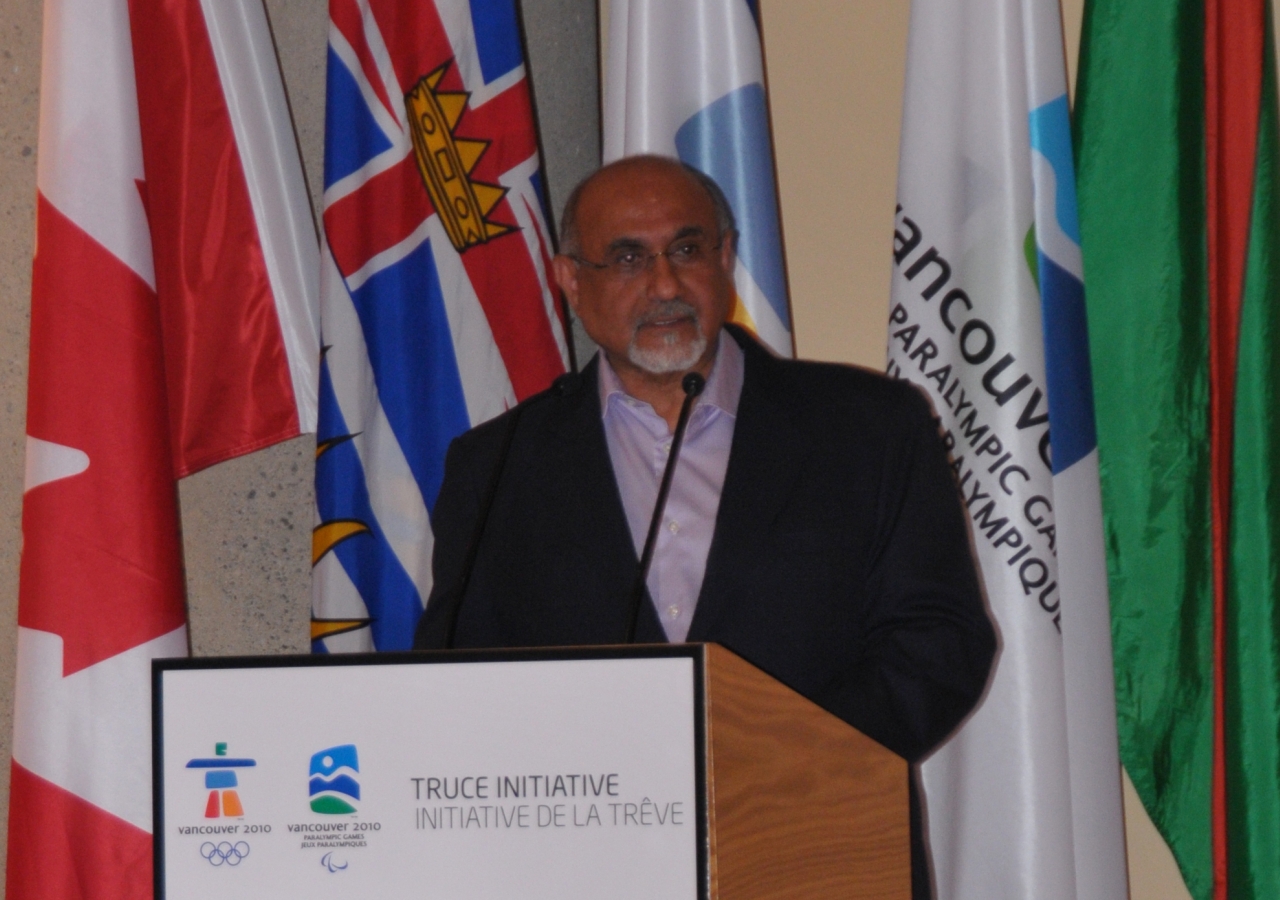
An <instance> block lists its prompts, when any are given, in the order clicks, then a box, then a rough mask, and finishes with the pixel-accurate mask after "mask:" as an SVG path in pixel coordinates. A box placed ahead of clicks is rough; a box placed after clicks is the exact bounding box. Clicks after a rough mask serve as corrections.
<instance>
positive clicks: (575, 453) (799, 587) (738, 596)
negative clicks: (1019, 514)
mask: <svg viewBox="0 0 1280 900" xmlns="http://www.w3.org/2000/svg"><path fill="white" fill-rule="evenodd" d="M561 228H562V237H561V254H560V255H559V256H557V257H556V259H555V261H554V266H555V275H556V280H557V282H558V283H559V285H560V287H561V289H562V290H564V292H565V294H566V296H567V297H568V300H569V302H570V304H571V305H572V307H573V309H574V311H575V313H576V314H577V315H578V317H579V318H580V319H581V321H582V324H583V326H584V327H585V328H586V330H587V333H588V334H589V335H590V336H591V337H592V338H593V339H594V340H595V341H596V343H597V344H598V345H599V346H600V348H601V352H600V353H599V354H597V355H596V357H595V358H594V359H593V360H592V361H591V362H590V363H589V364H588V365H587V366H586V368H585V369H584V370H583V371H582V373H581V375H578V376H572V375H570V376H564V377H563V378H561V379H560V380H558V381H557V383H556V384H555V385H554V386H553V387H552V388H551V389H550V390H548V391H546V392H544V393H542V394H539V395H538V396H536V397H533V398H531V399H529V400H527V401H525V402H524V403H522V404H520V406H518V407H517V408H516V409H515V410H512V411H510V412H508V413H506V414H505V415H503V416H500V417H499V418H497V419H495V420H493V421H491V422H488V423H486V424H484V425H481V426H480V427H478V428H475V429H473V430H471V431H469V432H467V433H466V434H464V435H462V436H461V437H459V438H458V439H457V440H456V441H455V442H454V443H453V445H452V447H451V448H450V450H449V454H448V458H447V461H446V466H445V478H444V484H443V486H442V488H441V490H440V496H439V499H438V501H437V503H436V507H435V514H434V516H433V526H434V530H435V535H436V545H435V556H434V563H433V569H434V575H435V584H434V588H433V590H432V593H431V597H430V600H429V602H428V604H427V608H426V612H425V613H424V615H423V618H422V622H421V624H420V626H419V629H418V633H417V640H416V646H417V647H419V648H439V647H445V646H450V645H452V646H458V647H527V646H563V645H576V644H611V643H615V644H616V643H622V642H624V641H625V640H626V639H627V636H628V634H629V633H633V634H634V638H635V639H636V640H638V641H640V642H661V641H672V642H680V641H686V640H687V641H714V642H717V643H720V644H723V645H724V646H726V647H728V648H729V649H730V650H732V651H734V652H735V653H737V654H738V655H739V656H741V657H743V658H744V659H746V660H748V661H749V662H751V663H753V664H754V665H756V666H758V667H759V668H760V669H762V670H764V671H765V672H767V673H769V674H770V675H772V676H773V677H775V678H777V679H778V680H779V681H781V682H783V683H784V684H786V685H788V686H790V687H791V688H793V689H794V690H796V691H797V692H799V693H800V694H802V695H804V696H805V697H808V698H809V699H811V700H812V701H814V702H815V703H817V704H818V705H820V706H822V707H824V708H825V709H827V710H829V711H830V712H832V713H834V714H835V715H837V716H839V717H840V718H841V719H843V720H845V721H846V722H848V723H849V724H851V725H853V726H854V727H855V728H857V729H859V730H860V731H862V732H863V733H865V734H866V735H868V736H870V737H872V738H874V739H875V740H877V741H879V742H880V743H881V744H883V745H885V746H886V747H888V748H889V749H891V750H893V751H894V752H896V753H898V754H899V755H901V756H903V757H904V758H906V759H907V760H909V761H912V762H914V761H916V760H918V759H920V758H921V757H922V756H923V755H925V754H926V753H927V752H928V751H929V750H931V749H932V748H933V747H935V746H936V745H937V744H938V743H939V742H940V741H941V740H942V739H943V738H944V737H946V736H947V734H948V733H950V732H951V731H952V730H953V729H954V728H955V726H956V725H957V724H959V722H960V721H961V719H963V718H964V716H965V715H967V714H968V712H969V711H970V710H971V709H972V707H973V706H974V704H975V703H976V702H977V699H978V697H979V696H980V694H981V692H982V690H983V687H984V685H985V683H986V680H987V675H988V672H989V669H990V666H991V660H992V657H993V653H994V648H995V637H994V632H993V629H992V626H991V623H990V621H989V620H988V617H987V615H986V612H985V608H984V605H983V601H982V596H981V592H980V589H979V586H978V579H977V575H976V572H975V569H974V564H973V560H972V557H971V553H970V546H969V539H968V532H967V529H966V526H965V521H964V515H963V512H962V510H961V503H960V498H959V494H958V489H957V486H956V484H955V481H954V478H953V476H952V473H951V470H950V468H949V466H948V463H947V458H946V452H945V450H944V448H943V445H942V441H941V439H940V437H939V435H938V430H937V426H936V424H935V422H934V420H933V418H932V414H931V411H930V409H929V407H928V404H927V402H926V400H925V399H924V397H923V396H922V395H921V394H920V393H919V392H917V391H916V390H915V389H914V388H912V387H910V386H909V385H907V384H906V383H904V382H897V381H893V380H891V379H888V378H886V377H884V376H882V375H879V374H876V373H872V372H869V371H866V370H862V369H858V368H854V367H850V366H840V365H833V364H821V363H813V362H798V361H790V360H782V359H778V358H776V357H774V356H773V355H771V354H770V353H769V352H768V351H767V350H765V349H764V348H763V347H762V346H761V345H760V344H759V343H757V341H756V340H755V339H754V338H753V337H752V336H751V335H750V334H748V333H747V332H746V331H744V330H743V329H741V328H738V327H736V326H734V325H727V324H726V322H727V320H728V319H729V317H730V314H731V311H732V308H733V303H734V287H733V271H734V266H735V255H734V242H735V238H736V230H735V227H734V220H733V214H732V211H731V210H730V208H729V205H728V203H727V202H726V200H725V198H724V195H723V194H722V193H721V191H720V189H719V188H718V187H717V186H716V185H715V183H714V182H712V181H711V180H710V179H709V178H707V177H706V176H704V175H701V174H700V173H697V172H696V171H694V170H692V169H690V168H688V167H686V166H684V165H682V164H681V163H679V162H677V161H674V160H669V159H664V158H660V157H652V156H644V157H630V158H627V159H624V160H621V161H619V162H616V163H613V164H611V165H609V166H606V167H604V168H602V169H601V170H599V171H598V172H596V173H595V174H594V175H592V176H591V177H589V178H588V179H586V180H585V181H584V182H583V183H582V184H581V185H579V186H578V188H576V189H575V191H574V192H573V194H572V195H571V197H570V199H569V202H568V204H567V206H566V209H565V213H564V216H563V218H562V222H561ZM689 373H697V375H700V376H701V378H702V380H703V382H704V384H705V386H703V384H702V383H697V380H696V379H694V380H692V381H693V383H692V384H690V382H691V380H690V379H688V378H687V377H686V376H688V374H689ZM695 395H696V396H695ZM687 400H688V403H687V404H686V401H687ZM686 405H688V406H689V411H686V418H687V422H685V423H684V426H683V431H678V429H677V426H678V425H679V424H680V416H681V410H682V407H684V406H686ZM680 435H682V436H683V441H682V442H681V441H679V440H676V438H677V437H679V436H680ZM673 443H676V444H677V448H676V449H677V457H676V459H675V465H674V470H673V475H672V476H671V481H670V489H669V494H668V496H667V497H666V502H665V504H664V505H663V509H662V510H661V511H660V513H659V517H658V518H657V519H656V523H651V517H652V516H653V514H654V510H655V504H656V501H657V499H658V495H659V488H660V484H661V481H662V479H663V475H664V473H665V472H666V469H667V467H668V463H669V462H670V461H671V460H670V459H669V456H670V453H671V447H672V444H673ZM651 524H652V525H653V527H652V529H651ZM646 543H650V544H652V561H651V564H650V566H649V568H648V570H647V573H646V575H645V578H644V581H643V584H642V585H638V584H636V582H637V581H638V573H639V570H640V564H639V560H640V559H641V557H642V555H643V551H644V548H645V545H646ZM633 588H636V589H637V590H633ZM633 596H635V597H637V598H642V602H640V603H639V604H638V605H633V603H632V602H631V601H632V597H633ZM912 800H913V802H912V823H911V824H912V849H913V852H912V857H913V882H914V887H915V895H916V896H918V897H919V896H928V875H927V870H926V869H925V868H924V857H923V854H922V853H921V852H920V849H921V847H922V844H921V843H920V834H921V829H920V822H919V810H918V803H916V802H915V794H914V787H913V793H912Z"/></svg>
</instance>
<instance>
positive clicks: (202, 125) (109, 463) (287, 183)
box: [5, 0, 319, 900]
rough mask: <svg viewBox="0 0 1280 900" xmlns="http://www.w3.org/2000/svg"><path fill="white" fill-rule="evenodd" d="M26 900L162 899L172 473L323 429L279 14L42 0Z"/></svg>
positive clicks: (23, 677) (177, 650)
mask: <svg viewBox="0 0 1280 900" xmlns="http://www.w3.org/2000/svg"><path fill="white" fill-rule="evenodd" d="M39 154H40V156H39V164H38V169H37V186H38V196H37V201H36V209H37V213H36V236H37V242H36V253H35V260H34V266H33V277H32V288H31V362H30V369H29V384H28V405H27V445H26V494H25V497H24V500H23V510H22V529H23V552H22V565H21V574H20V587H19V600H18V665H17V686H16V691H15V703H14V735H13V763H12V767H11V782H10V801H9V802H10V807H9V855H8V871H7V877H6V894H5V896H6V897H8V898H9V900H144V898H149V897H150V896H151V891H152V867H151V701H150V684H151V681H150V660H151V659H152V658H155V657H165V656H185V655H186V653H187V636H186V624H185V620H186V611H185V606H184V586H183V567H182V542H181V537H180V531H179V520H178V508H177V497H176V485H175V479H176V478H179V477H181V476H183V475H187V474H189V473H191V472H194V471H197V470H199V469H201V468H203V467H205V466H209V465H212V464H213V463H216V462H219V461H221V460H224V459H227V458H230V457H232V456H235V455H237V454H241V453H245V452H248V451H251V450H255V449H258V448H260V447H264V446H267V445H268V444H271V443H273V442H275V441H279V440H283V439H285V438H289V437H293V436H295V435H297V434H299V433H300V432H301V431H307V430H312V429H313V428H314V419H315V377H316V361H317V358H318V352H319V348H318V342H317V322H316V320H315V317H316V303H315V295H316V284H315V282H316V272H317V269H318V258H317V252H316V241H315V229H314V226H313V225H312V222H311V217H310V210H309V208H308V206H307V199H306V189H305V185H304V182H303V177H302V168H301V164H300V161H299V159H298V155H297V149H296V144H295V142H294V139H293V131H292V128H291V127H290V123H289V116H288V107H287V105H286V102H285V97H284V90H283V86H282V85H281V83H280V76H279V68H278V66H277V63H276V58H275V52H274V49H273V47H272V43H271V37H270V32H269V30H268V27H267V21H266V16H265V14H264V11H263V8H262V4H261V0H132V2H129V0H45V3H44V44H43V70H42V73H41V89H40V143H39Z"/></svg>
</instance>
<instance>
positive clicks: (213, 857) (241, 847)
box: [200, 841, 249, 866]
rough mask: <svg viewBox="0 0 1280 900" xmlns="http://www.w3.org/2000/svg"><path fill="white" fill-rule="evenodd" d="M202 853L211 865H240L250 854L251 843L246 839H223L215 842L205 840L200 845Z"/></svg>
mask: <svg viewBox="0 0 1280 900" xmlns="http://www.w3.org/2000/svg"><path fill="white" fill-rule="evenodd" d="M200 855H201V856H203V857H204V858H205V859H207V860H208V861H209V865H211V866H238V865H240V863H241V862H242V861H243V860H244V858H245V857H246V856H248V855H249V845H248V844H247V843H245V842H244V841H236V842H235V843H234V844H233V843H231V842H230V841H223V842H222V843H220V844H215V843H213V841H205V842H204V843H203V844H201V845H200Z"/></svg>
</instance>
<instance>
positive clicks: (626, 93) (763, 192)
mask: <svg viewBox="0 0 1280 900" xmlns="http://www.w3.org/2000/svg"><path fill="white" fill-rule="evenodd" d="M605 2H606V4H607V12H608V21H609V25H608V37H607V41H606V45H605V64H604V68H605V71H604V161H605V162H606V163H608V162H613V161H614V160H616V159H620V158H622V157H624V156H632V155H634V154H637V153H656V154H659V155H662V156H672V157H678V158H679V159H680V160H682V161H683V162H685V163H688V164H689V165H691V166H693V167H694V168H696V169H698V170H700V171H702V172H705V173H706V174H707V175H710V176H711V177H712V178H714V179H715V180H716V183H718V184H719V185H720V187H721V188H722V189H723V190H724V192H725V195H726V196H727V197H728V199H729V204H730V205H731V206H732V207H733V213H734V217H735V218H736V219H737V221H738V231H739V237H738V266H737V271H736V272H735V273H734V285H735V287H736V289H737V295H738V297H737V299H738V302H737V303H736V304H735V308H734V312H733V315H732V319H733V321H736V322H738V323H740V324H742V325H745V326H746V327H747V328H750V329H751V330H752V331H754V332H755V333H756V334H757V335H758V336H759V337H760V339H761V340H763V341H764V342H765V343H766V344H768V345H769V347H770V348H772V349H773V351H774V352H775V353H778V354H781V355H783V356H791V355H792V352H793V341H792V336H791V313H790V307H789V304H788V300H787V278H786V268H785V265H784V262H783V256H782V236H781V235H782V232H781V226H780V222H779V217H778V198H777V189H776V185H775V181H774V169H773V141H772V138H771V136H770V131H769V104H768V98H767V96H766V93H765V84H764V62H763V57H762V53H761V45H760V26H759V16H758V9H757V5H756V0H605Z"/></svg>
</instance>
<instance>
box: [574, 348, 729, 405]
mask: <svg viewBox="0 0 1280 900" xmlns="http://www.w3.org/2000/svg"><path fill="white" fill-rule="evenodd" d="M743 371H744V362H743V356H742V348H741V347H739V346H738V342H737V341H735V340H734V339H733V335H731V334H729V332H727V331H725V330H724V329H721V330H720V341H719V344H718V345H717V347H716V358H715V362H713V363H712V364H711V375H710V376H709V377H708V378H707V385H706V387H704V388H703V389H702V393H701V394H700V395H699V396H698V399H697V404H696V406H695V409H696V408H697V407H701V406H708V407H714V408H716V409H718V410H720V411H721V412H723V413H725V414H726V415H730V416H733V417H735V418H736V417H737V415H738V401H739V399H741V397H742V379H743ZM599 390H600V413H601V416H602V417H603V416H605V415H607V414H608V412H609V404H610V402H611V401H612V398H614V397H617V398H618V401H619V402H625V401H630V402H631V403H633V404H639V405H641V406H644V407H646V408H648V409H650V410H652V407H651V406H650V405H649V404H648V403H644V402H643V401H640V400H637V399H635V398H634V397H632V396H631V395H630V394H628V393H627V392H626V389H625V388H624V387H623V386H622V379H620V378H619V377H618V373H617V372H615V371H614V370H613V366H611V365H609V358H608V357H607V356H606V355H605V354H604V351H601V352H600V378H599Z"/></svg>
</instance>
